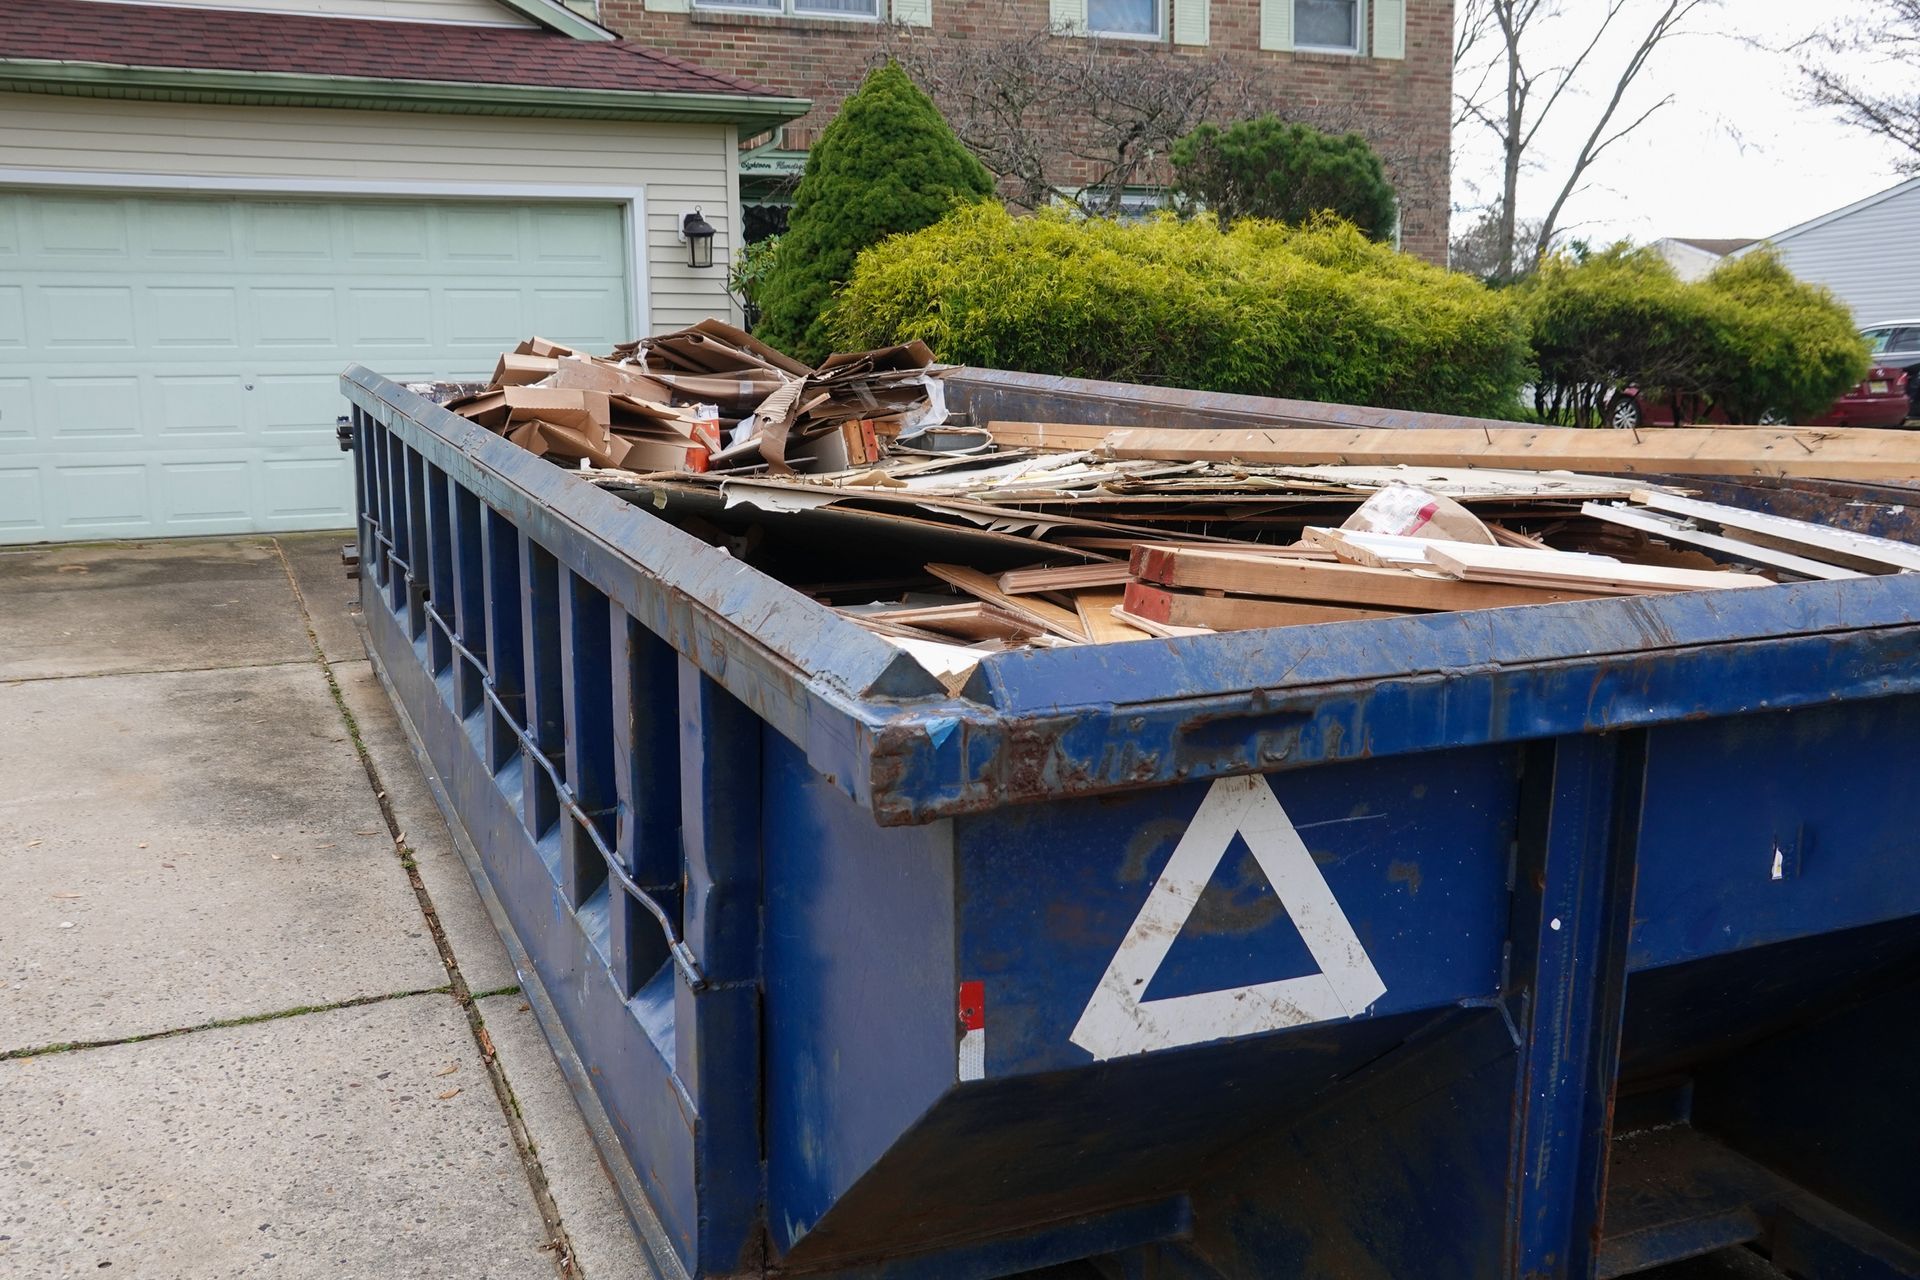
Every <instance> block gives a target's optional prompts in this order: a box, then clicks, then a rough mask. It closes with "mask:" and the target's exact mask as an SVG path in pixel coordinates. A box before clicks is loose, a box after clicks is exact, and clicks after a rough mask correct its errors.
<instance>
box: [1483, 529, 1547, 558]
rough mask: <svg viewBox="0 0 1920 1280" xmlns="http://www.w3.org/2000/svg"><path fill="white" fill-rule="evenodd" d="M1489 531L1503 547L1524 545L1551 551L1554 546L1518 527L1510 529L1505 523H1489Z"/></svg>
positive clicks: (1535, 549)
mask: <svg viewBox="0 0 1920 1280" xmlns="http://www.w3.org/2000/svg"><path fill="white" fill-rule="evenodd" d="M1487 532H1488V533H1491V534H1492V535H1493V537H1494V540H1495V541H1496V542H1498V543H1499V544H1500V545H1501V546H1503V547H1524V548H1526V549H1528V550H1532V551H1551V550H1553V548H1552V547H1550V546H1548V545H1547V544H1546V543H1544V542H1542V541H1540V539H1538V538H1534V537H1529V536H1528V535H1526V534H1524V533H1521V532H1520V531H1519V530H1518V529H1509V528H1507V526H1505V525H1503V524H1489V525H1488V526H1487Z"/></svg>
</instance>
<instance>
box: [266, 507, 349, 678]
mask: <svg viewBox="0 0 1920 1280" xmlns="http://www.w3.org/2000/svg"><path fill="white" fill-rule="evenodd" d="M353 540H354V533H353V530H351V529H337V530H330V531H327V532H325V533H293V534H287V533H283V534H276V535H275V536H274V541H275V542H277V543H278V544H279V546H280V553H281V554H282V555H284V556H285V557H286V560H287V567H288V568H289V569H291V570H292V571H293V580H294V582H295V583H296V584H297V585H298V586H299V588H300V598H301V599H302V600H303V601H305V603H306V606H307V618H308V621H309V622H311V623H312V625H313V634H314V638H315V639H316V640H317V641H318V642H319V645H320V652H321V654H322V655H324V656H325V657H326V660H327V661H328V662H351V661H352V660H354V659H355V658H364V657H365V656H366V650H365V649H364V648H363V647H362V646H361V644H360V627H359V625H358V623H356V622H355V620H354V613H355V611H356V610H357V609H358V608H359V607H360V584H359V583H358V582H357V581H355V580H354V579H352V578H349V577H348V576H347V568H346V566H345V565H344V564H342V563H341V562H340V548H341V547H344V546H346V545H347V544H348V543H350V542H352V541H353Z"/></svg>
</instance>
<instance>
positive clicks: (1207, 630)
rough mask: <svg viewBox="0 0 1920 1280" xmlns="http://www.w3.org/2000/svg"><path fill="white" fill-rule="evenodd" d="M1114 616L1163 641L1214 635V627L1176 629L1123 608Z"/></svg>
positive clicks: (1168, 624)
mask: <svg viewBox="0 0 1920 1280" xmlns="http://www.w3.org/2000/svg"><path fill="white" fill-rule="evenodd" d="M1113 616H1114V617H1116V618H1118V619H1120V621H1122V622H1124V623H1126V624H1127V625H1128V626H1130V627H1138V628H1140V630H1142V631H1144V632H1146V633H1147V634H1148V635H1150V636H1157V637H1159V638H1160V639H1163V640H1171V639H1173V638H1174V637H1176V636H1210V635H1212V634H1213V628H1212V627H1176V626H1174V625H1173V624H1172V623H1171V622H1155V621H1154V620H1153V619H1151V618H1142V617H1140V616H1139V615H1138V614H1132V613H1128V612H1127V611H1126V610H1125V609H1121V608H1116V609H1114V611H1113Z"/></svg>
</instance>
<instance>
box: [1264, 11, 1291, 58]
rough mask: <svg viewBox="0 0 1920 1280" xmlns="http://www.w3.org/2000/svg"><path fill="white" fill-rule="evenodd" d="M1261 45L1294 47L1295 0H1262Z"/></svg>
mask: <svg viewBox="0 0 1920 1280" xmlns="http://www.w3.org/2000/svg"><path fill="white" fill-rule="evenodd" d="M1260 47H1261V48H1262V49H1291V48H1293V0H1260Z"/></svg>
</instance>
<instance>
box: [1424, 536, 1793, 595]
mask: <svg viewBox="0 0 1920 1280" xmlns="http://www.w3.org/2000/svg"><path fill="white" fill-rule="evenodd" d="M1427 559H1428V560H1429V561H1430V562H1431V563H1432V564H1433V565H1434V567H1436V568H1438V569H1440V570H1442V571H1444V572H1446V573H1451V574H1454V575H1456V576H1458V577H1460V578H1462V579H1465V580H1466V581H1469V582H1475V581H1477V582H1486V583H1491V582H1499V583H1506V584H1523V583H1528V582H1537V583H1540V584H1543V585H1549V586H1554V587H1564V588H1572V589H1584V590H1589V591H1598V592H1604V593H1608V594H1613V595H1640V594H1645V593H1653V592H1666V591H1714V590H1723V589H1728V588H1737V587H1765V586H1771V585H1772V584H1771V583H1769V582H1768V581H1767V580H1766V579H1765V578H1757V577H1754V576H1753V575H1752V574H1746V573H1732V572H1724V571H1723V572H1708V571H1703V570H1700V569H1664V568H1660V567H1658V566H1656V565H1645V564H1626V563H1624V562H1622V561H1619V560H1609V559H1607V558H1606V557H1604V556H1578V555H1569V554H1567V553H1566V552H1564V551H1526V550H1522V549H1521V548H1518V547H1480V546H1473V545H1470V544H1468V543H1465V542H1436V543H1434V544H1433V545H1432V546H1431V547H1428V548H1427Z"/></svg>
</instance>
